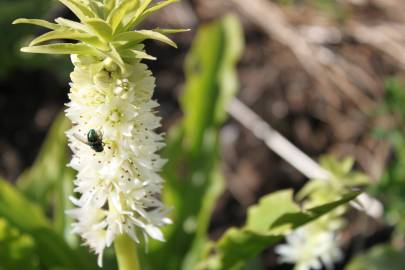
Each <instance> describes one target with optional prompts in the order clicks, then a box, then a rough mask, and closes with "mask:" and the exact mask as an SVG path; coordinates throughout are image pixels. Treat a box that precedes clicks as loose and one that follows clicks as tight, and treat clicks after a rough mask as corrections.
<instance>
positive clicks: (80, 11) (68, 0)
mask: <svg viewBox="0 0 405 270" xmlns="http://www.w3.org/2000/svg"><path fill="white" fill-rule="evenodd" d="M58 1H59V2H61V3H62V4H64V5H65V6H66V7H68V8H69V9H70V10H71V11H72V12H73V13H74V14H75V15H76V16H77V17H78V18H79V19H80V20H81V21H84V20H85V19H87V18H94V17H96V14H94V12H93V11H92V10H91V9H89V8H88V7H87V6H86V5H84V4H82V3H80V1H75V0H58Z"/></svg>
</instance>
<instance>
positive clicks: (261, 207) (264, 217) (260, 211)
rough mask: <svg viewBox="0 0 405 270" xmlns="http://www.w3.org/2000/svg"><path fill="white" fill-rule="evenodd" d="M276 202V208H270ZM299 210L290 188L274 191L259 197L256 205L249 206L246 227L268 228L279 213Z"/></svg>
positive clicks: (254, 228)
mask: <svg viewBox="0 0 405 270" xmlns="http://www.w3.org/2000/svg"><path fill="white" fill-rule="evenodd" d="M280 202H282V203H280ZM277 204H279V206H278V207H277V208H273V209H271V207H274V206H275V205H277ZM299 211H300V208H299V207H298V206H297V205H296V204H295V203H294V201H293V193H292V191H291V190H287V191H280V192H275V193H272V194H271V196H265V197H263V198H261V199H260V201H259V203H258V204H257V205H255V206H252V207H250V208H249V210H248V216H247V222H246V227H247V228H249V229H251V230H259V231H260V230H268V229H269V228H270V226H271V224H273V223H274V222H275V221H276V219H277V218H279V217H280V216H281V215H283V214H285V213H291V212H299Z"/></svg>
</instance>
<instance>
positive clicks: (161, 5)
mask: <svg viewBox="0 0 405 270" xmlns="http://www.w3.org/2000/svg"><path fill="white" fill-rule="evenodd" d="M179 1H180V0H165V1H160V2H159V3H157V4H156V5H154V6H152V7H151V8H148V9H147V10H146V11H145V12H143V14H142V19H141V21H142V20H143V19H144V18H147V17H148V16H150V15H152V14H153V13H155V12H157V11H159V10H161V9H162V8H165V7H167V6H168V5H171V4H173V3H176V2H179Z"/></svg>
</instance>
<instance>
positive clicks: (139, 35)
mask: <svg viewBox="0 0 405 270" xmlns="http://www.w3.org/2000/svg"><path fill="white" fill-rule="evenodd" d="M146 39H153V40H158V41H161V42H163V43H166V44H169V45H170V46H173V47H175V48H177V45H176V43H174V42H173V41H172V40H171V39H170V38H168V37H167V36H165V35H163V34H161V33H159V32H154V31H152V30H140V31H131V32H123V33H121V34H118V35H116V36H115V37H114V41H123V42H126V44H125V45H124V46H123V47H124V48H131V47H132V46H134V45H136V44H138V43H140V42H142V41H144V40H146Z"/></svg>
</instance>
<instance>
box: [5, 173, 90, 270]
mask: <svg viewBox="0 0 405 270" xmlns="http://www.w3.org/2000/svg"><path fill="white" fill-rule="evenodd" d="M0 218H4V219H5V220H6V221H7V222H8V223H9V224H10V225H12V226H14V227H16V228H17V229H18V230H20V231H21V232H22V233H24V234H27V235H29V236H30V237H32V239H33V240H34V242H35V247H36V248H35V251H36V252H37V255H38V257H39V259H40V261H41V265H44V266H46V267H65V268H67V269H72V270H73V269H86V270H87V269H95V268H94V265H93V264H92V263H90V262H89V261H88V258H86V257H84V256H83V254H82V253H81V252H78V251H77V250H73V249H71V248H70V247H69V246H68V245H67V244H66V243H65V242H64V240H63V238H62V237H60V236H59V235H58V234H57V233H56V232H55V231H54V230H53V229H52V228H51V223H50V222H49V221H48V220H47V218H46V216H45V215H44V213H43V211H42V210H41V208H40V207H39V206H38V205H37V204H35V203H33V202H31V201H29V200H28V199H26V198H25V197H24V196H23V194H21V193H20V192H19V191H18V190H16V189H15V188H14V187H13V186H11V185H10V184H8V183H7V182H5V181H4V180H1V179H0Z"/></svg>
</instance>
